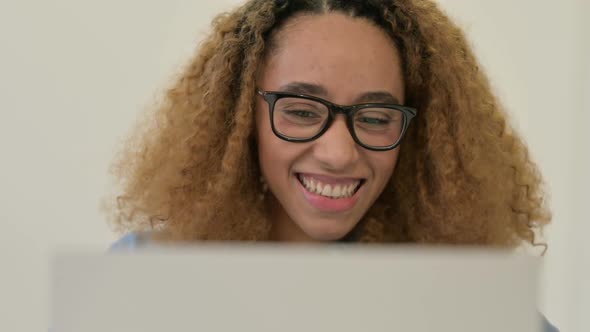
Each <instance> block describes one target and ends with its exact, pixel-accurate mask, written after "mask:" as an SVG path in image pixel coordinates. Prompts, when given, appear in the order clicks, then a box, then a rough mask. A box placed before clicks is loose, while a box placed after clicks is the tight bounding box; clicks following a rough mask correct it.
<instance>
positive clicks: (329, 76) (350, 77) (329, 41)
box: [256, 13, 404, 241]
mask: <svg viewBox="0 0 590 332" xmlns="http://www.w3.org/2000/svg"><path fill="white" fill-rule="evenodd" d="M275 38H276V40H275V42H276V43H275V45H276V49H274V50H273V51H272V52H271V53H270V54H269V55H268V56H267V58H266V61H265V62H264V66H263V68H262V69H261V71H260V73H259V77H258V87H259V88H260V89H261V90H264V91H285V92H294V93H300V94H308V95H314V96H317V97H320V98H323V99H326V100H328V101H331V102H333V103H336V104H340V105H352V104H360V103H367V102H375V103H379V102H382V103H400V104H401V103H403V102H404V100H403V98H404V82H403V78H402V70H401V61H400V57H399V54H398V51H397V49H396V47H395V46H394V44H393V42H392V41H391V39H390V38H389V37H388V35H387V34H386V33H385V32H384V31H382V30H381V29H380V28H378V27H376V26H374V25H372V24H371V23H370V22H369V21H366V20H364V19H358V18H351V17H348V16H345V15H342V14H335V13H333V14H325V15H313V16H312V15H310V16H300V17H297V18H294V19H292V20H291V21H290V22H288V23H287V24H286V25H285V26H284V27H283V28H282V30H281V31H279V32H278V33H277V34H276V36H275ZM257 98H258V99H257V110H256V127H257V140H258V152H259V162H260V167H261V171H262V174H263V176H264V179H265V181H266V183H267V184H268V187H269V190H270V193H272V195H273V196H274V197H273V200H272V203H271V204H274V206H273V209H272V211H273V213H272V218H273V220H272V222H273V233H274V236H275V237H276V238H277V239H279V240H316V241H326V240H337V239H340V238H342V237H344V236H345V235H346V234H348V233H349V232H350V231H351V230H352V229H353V228H354V226H355V225H356V224H357V223H358V222H359V221H360V220H361V218H362V217H363V215H364V214H365V213H366V212H367V210H368V209H369V208H370V207H371V205H372V204H373V203H374V202H375V200H376V199H377V197H378V196H379V195H380V194H381V192H382V191H383V189H384V187H385V186H386V184H387V183H388V181H389V179H390V177H391V174H392V173H393V170H394V167H395V164H396V161H397V157H398V152H399V149H394V150H390V151H370V150H367V149H365V148H363V147H361V146H359V145H357V144H356V143H355V142H354V140H353V138H352V136H351V134H350V132H349V130H348V127H347V125H346V118H345V116H344V115H342V114H339V115H337V116H336V118H335V120H334V122H333V123H332V125H331V127H330V128H329V129H328V131H326V132H325V133H324V134H323V135H322V136H321V137H319V138H318V139H316V140H314V141H311V142H307V143H292V142H287V141H285V140H282V139H280V138H278V137H277V136H276V135H275V134H274V133H273V132H272V129H271V125H270V115H269V107H268V104H267V103H266V102H265V100H264V99H263V98H262V97H257ZM311 182H314V187H316V188H317V185H318V184H319V185H320V186H322V187H323V188H325V187H326V186H327V185H330V187H331V190H332V191H333V193H332V194H330V196H331V197H328V196H327V195H322V194H317V193H315V192H313V191H314V190H313V189H311V188H310V183H311ZM336 187H338V189H336ZM336 190H337V191H338V192H340V193H344V192H346V193H347V194H350V192H349V190H353V192H354V193H353V194H352V196H350V197H334V196H335V195H334V191H336Z"/></svg>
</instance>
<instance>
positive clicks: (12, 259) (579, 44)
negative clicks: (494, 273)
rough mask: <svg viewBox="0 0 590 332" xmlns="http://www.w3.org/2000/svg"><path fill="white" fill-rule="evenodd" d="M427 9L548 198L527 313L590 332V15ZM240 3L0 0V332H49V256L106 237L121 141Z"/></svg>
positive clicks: (506, 8) (507, 5) (452, 3)
mask: <svg viewBox="0 0 590 332" xmlns="http://www.w3.org/2000/svg"><path fill="white" fill-rule="evenodd" d="M439 1H440V3H441V4H442V5H443V7H444V8H447V9H448V12H449V14H450V15H451V16H453V17H455V18H456V19H457V20H458V21H459V22H460V23H461V24H462V26H464V27H465V29H466V31H467V33H468V36H469V38H470V39H471V40H472V41H473V45H474V47H475V49H476V52H477V53H478V54H479V55H480V57H481V61H482V63H483V65H484V67H485V68H486V69H487V70H488V72H489V74H490V77H491V78H492V81H493V83H494V86H495V89H496V91H497V93H498V95H499V96H500V97H501V98H502V99H503V100H504V102H505V104H506V105H507V106H508V108H509V110H510V111H511V113H512V115H513V120H514V123H515V124H516V126H517V127H518V128H520V129H521V131H522V133H523V135H524V136H525V138H526V139H527V140H528V142H529V145H530V148H531V153H532V155H533V157H534V159H535V160H536V161H537V162H538V163H539V164H540V167H541V169H542V171H543V173H544V175H545V177H546V179H547V182H548V184H549V188H550V190H551V193H552V201H551V205H552V207H553V210H554V225H553V226H551V227H550V228H549V229H548V230H547V232H546V236H547V239H548V241H549V244H550V250H549V253H548V254H547V256H546V258H545V265H544V269H543V275H542V284H541V291H542V294H543V296H542V301H541V303H540V308H541V310H542V311H543V312H544V313H545V314H546V315H547V316H548V318H549V319H550V320H551V321H553V322H554V323H555V324H557V325H558V326H559V327H560V328H561V329H562V331H590V321H589V320H588V318H586V317H584V316H587V315H588V313H590V284H589V282H588V280H590V263H589V262H590V250H588V248H587V246H586V243H585V241H584V237H585V236H586V234H587V233H588V231H590V226H589V225H588V219H589V218H588V217H589V213H588V212H587V210H586V209H585V206H586V205H587V204H588V197H589V196H590V193H589V192H588V189H587V188H589V187H590V183H589V180H590V177H589V176H588V175H587V174H586V173H587V170H588V169H590V147H589V144H588V143H587V142H589V141H590V135H589V134H588V131H589V130H588V128H589V126H590V115H589V114H590V65H589V61H588V59H589V57H590V51H589V48H590V42H589V36H588V32H589V30H590V25H589V23H588V17H587V16H588V14H587V13H590V2H589V1H586V0H564V1H560V2H559V3H557V2H555V1H549V0H521V1H511V0H496V1H485V2H484V1H464V0H439ZM238 2H239V1H238V0H224V1H215V2H213V1H207V2H205V1H188V0H168V1H139V0H134V1H131V0H128V1H114V0H105V1H90V0H84V1H74V0H55V1H51V2H47V1H41V0H21V1H7V0H0V47H1V49H0V51H1V52H0V112H1V113H0V151H1V154H0V158H1V159H0V220H1V221H2V225H3V227H2V232H1V233H0V261H1V262H2V267H1V268H2V270H1V271H2V272H1V273H0V313H2V315H1V316H2V318H0V330H1V331H44V330H46V327H47V325H48V308H47V302H48V280H47V278H48V262H49V260H48V259H49V257H51V255H52V253H53V252H55V250H56V249H59V248H62V249H63V248H87V249H93V250H102V249H103V248H106V247H107V246H108V245H109V243H111V242H112V241H113V240H114V239H115V238H116V235H114V234H113V233H112V232H111V231H110V230H109V228H108V227H107V225H106V224H105V222H104V217H103V216H102V215H101V214H100V213H99V211H98V205H99V200H100V199H101V198H102V197H103V196H104V195H105V194H106V193H107V192H108V190H109V188H111V187H110V179H109V177H108V174H107V169H108V166H109V163H110V161H111V160H112V157H113V154H114V152H115V151H116V147H117V146H118V143H119V142H120V140H121V139H122V138H123V137H125V135H126V133H127V132H128V130H129V129H130V127H131V126H132V124H133V121H134V119H135V117H136V115H137V114H138V112H140V111H141V110H142V109H144V108H145V107H147V106H149V105H150V104H151V103H152V102H153V100H154V99H155V98H156V97H157V96H158V93H159V92H160V91H161V89H162V88H163V87H165V86H166V85H167V84H168V83H169V82H170V80H171V78H172V76H173V74H174V73H176V72H178V71H179V70H180V68H181V66H182V65H183V63H184V62H185V61H186V60H187V58H188V56H190V54H192V52H193V50H194V49H195V47H196V45H197V42H198V40H199V39H200V38H201V37H202V36H203V34H204V32H206V31H207V27H208V24H209V21H210V19H211V17H212V16H213V15H214V13H217V12H219V11H220V10H221V9H223V8H229V7H231V6H232V5H233V4H235V3H238ZM584 16H586V17H584Z"/></svg>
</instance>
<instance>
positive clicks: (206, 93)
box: [111, 0, 550, 247]
mask: <svg viewBox="0 0 590 332" xmlns="http://www.w3.org/2000/svg"><path fill="white" fill-rule="evenodd" d="M326 12H339V13H343V14H346V15H350V16H351V17H359V18H363V19H367V20H370V21H371V22H373V23H374V24H375V25H377V26H379V27H380V28H382V29H383V30H384V31H386V32H387V33H388V35H389V36H391V38H392V40H393V42H394V43H395V45H396V46H397V47H398V49H399V51H400V54H401V57H402V63H403V72H404V79H405V84H406V87H407V88H406V94H407V95H406V98H405V99H406V104H408V105H410V106H412V107H414V108H416V109H418V112H419V113H418V117H417V118H416V119H415V120H414V121H413V123H412V124H411V126H410V129H409V131H408V132H407V136H406V137H405V139H404V142H403V144H402V145H403V148H402V149H401V151H400V156H399V160H398V165H397V166H396V170H395V172H394V175H393V177H392V178H391V180H390V183H389V184H388V185H387V187H386V188H385V190H384V191H383V193H382V194H381V195H380V197H379V198H378V200H377V201H376V203H375V204H374V205H373V206H372V207H371V208H370V209H369V211H368V212H367V213H366V215H365V216H364V217H363V220H362V221H361V222H359V224H358V225H357V227H356V228H355V229H354V230H353V232H352V233H351V235H349V236H348V237H349V238H351V239H353V240H355V241H360V242H412V243H437V244H475V245H494V246H505V247H514V246H518V245H520V244H522V243H524V242H528V243H531V244H536V242H535V232H534V231H535V229H536V228H539V229H540V228H542V226H543V225H545V224H547V223H548V222H549V221H550V213H549V211H548V209H547V207H546V202H545V200H544V196H545V194H544V193H543V190H542V181H541V178H540V175H539V172H538V170H537V168H536V166H535V165H534V164H533V162H531V160H530V158H529V156H528V153H527V149H526V146H525V144H524V143H523V140H522V139H521V138H520V137H519V136H518V135H517V134H516V133H515V132H514V131H513V130H512V128H511V127H510V125H509V123H508V121H507V115H506V113H505V112H504V110H503V109H502V107H501V105H500V104H499V102H498V100H497V98H496V97H495V96H494V95H493V92H492V90H491V88H490V84H489V82H488V79H487V77H486V76H485V74H484V73H483V72H482V70H481V68H480V66H479V65H478V62H477V60H476V58H475V57H474V55H473V52H472V51H471V49H470V47H469V46H468V43H467V42H466V38H465V36H464V34H463V32H462V31H461V30H460V29H459V28H458V27H457V26H456V25H455V24H454V23H452V22H451V21H450V20H449V18H448V17H447V16H446V15H445V14H444V13H443V12H442V11H441V10H440V9H439V8H438V7H437V5H436V4H435V3H433V2H431V1H426V0H390V1H369V0H367V1H360V0H359V1H339V0H292V1H288V0H284V1H280V0H277V1H273V0H251V1H248V2H247V3H246V4H244V5H243V6H241V7H239V8H237V9H235V10H234V11H232V12H229V13H225V14H222V15H220V16H218V17H217V18H216V19H215V20H214V22H213V33H212V34H211V35H210V36H209V37H208V38H207V39H206V40H205V41H204V42H203V44H202V45H201V47H200V49H199V51H198V52H197V54H196V56H195V57H194V58H193V59H192V61H191V62H190V64H189V65H188V67H186V69H185V70H184V72H183V73H182V74H181V76H180V77H179V78H178V80H177V81H176V82H175V84H174V85H173V86H172V87H171V88H170V89H169V90H168V91H167V94H166V98H165V100H164V102H163V103H162V104H161V105H160V106H159V107H157V108H156V109H155V111H154V112H152V113H149V114H148V115H147V117H146V120H147V121H144V122H141V124H140V125H139V126H138V127H137V129H136V131H135V134H134V135H133V136H132V137H131V139H129V141H128V142H127V144H126V145H125V148H124V149H123V151H122V153H121V155H120V158H118V160H117V161H116V162H115V164H114V167H113V171H114V175H115V176H116V177H117V178H118V179H119V180H121V185H122V189H123V194H122V195H121V196H119V197H118V199H117V203H118V204H117V205H116V207H114V208H113V209H111V217H112V222H114V224H115V225H117V226H118V227H119V228H122V229H124V230H133V231H138V230H145V229H158V230H159V232H158V234H162V236H161V237H162V238H166V239H171V240H186V241H190V240H246V241H262V240H267V239H269V232H270V225H271V220H269V218H268V216H267V213H266V207H265V204H264V201H263V200H261V199H260V196H261V193H262V191H263V188H262V185H261V183H260V181H259V178H260V169H259V165H258V158H257V155H256V154H257V152H256V144H255V139H254V137H255V127H254V112H255V103H254V100H255V88H256V82H255V78H256V73H257V71H258V70H259V68H260V67H261V66H262V65H263V62H264V59H265V57H266V56H267V55H268V54H271V53H272V52H273V50H274V48H275V47H276V45H275V43H274V40H273V36H274V34H275V33H276V32H277V31H279V30H280V29H281V27H282V25H283V24H284V23H285V22H286V21H287V20H289V19H290V18H292V17H294V16H296V15H318V14H322V13H326Z"/></svg>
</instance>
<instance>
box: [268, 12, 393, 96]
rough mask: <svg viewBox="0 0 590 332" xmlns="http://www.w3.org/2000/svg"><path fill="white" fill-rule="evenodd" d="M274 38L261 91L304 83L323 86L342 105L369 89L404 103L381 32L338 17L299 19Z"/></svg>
mask: <svg viewBox="0 0 590 332" xmlns="http://www.w3.org/2000/svg"><path fill="white" fill-rule="evenodd" d="M273 38H274V40H273V44H274V45H275V48H274V49H273V50H272V52H270V53H269V54H268V56H267V58H266V59H265V62H264V64H263V67H262V70H261V74H260V77H259V85H260V86H261V87H262V88H264V89H268V90H271V89H277V88H279V87H281V86H284V85H286V84H289V83H291V82H307V83H313V84H318V85H322V86H323V87H325V88H326V90H327V91H328V93H329V95H330V97H332V98H341V99H342V100H340V101H341V102H343V103H346V101H345V100H344V99H346V98H347V97H353V96H354V95H355V94H358V93H363V92H367V91H373V90H380V91H383V90H384V91H389V92H391V93H392V94H394V95H396V96H397V97H398V99H402V98H403V93H404V91H403V89H404V84H403V75H402V69H401V60H400V56H399V53H398V50H397V48H396V47H395V45H394V43H393V41H392V40H391V38H390V37H389V36H388V35H387V33H386V32H385V31H383V30H382V29H381V28H379V27H377V26H375V25H374V24H372V23H371V22H369V21H368V20H366V19H362V18H352V17H348V16H346V15H343V14H338V13H330V14H322V15H306V16H299V17H296V18H293V19H291V20H290V21H288V22H287V23H286V24H285V25H284V26H283V27H282V28H281V30H280V31H279V32H278V33H276V34H275V35H274V37H273ZM334 101H338V100H334Z"/></svg>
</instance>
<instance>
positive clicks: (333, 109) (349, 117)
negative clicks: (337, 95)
mask: <svg viewBox="0 0 590 332" xmlns="http://www.w3.org/2000/svg"><path fill="white" fill-rule="evenodd" d="M256 92H257V93H258V94H259V95H260V96H262V98H264V100H265V101H266V102H267V103H268V107H269V108H268V110H269V115H270V126H271V128H272V131H273V133H274V134H275V135H276V136H277V137H279V138H280V139H283V140H285V141H288V142H293V143H305V142H311V141H313V140H315V139H318V138H319V137H320V136H322V135H323V134H324V133H325V132H326V131H328V129H329V128H330V126H331V125H332V123H333V122H334V119H335V117H336V115H337V114H339V113H340V114H344V116H346V126H347V127H348V131H349V132H350V135H351V136H352V139H353V140H354V141H355V142H356V143H357V144H358V145H360V146H362V147H363V148H365V149H368V150H371V151H388V150H393V149H395V148H396V147H398V146H399V145H400V144H401V142H402V140H403V138H404V136H405V134H406V131H407V130H408V127H409V126H410V121H411V120H412V119H413V118H414V117H415V116H416V115H417V114H418V111H417V110H416V109H415V108H412V107H408V106H404V105H398V104H387V103H365V104H356V105H350V106H344V105H338V104H334V103H332V102H329V101H327V100H325V99H322V98H318V97H315V96H310V95H306V94H295V93H289V92H281V91H262V90H256ZM283 98H302V99H309V100H312V101H315V102H318V103H321V104H323V105H324V106H326V108H328V111H329V112H328V119H327V120H326V123H325V124H324V126H323V127H322V129H321V130H320V131H319V132H318V133H317V134H316V135H314V136H312V137H310V138H294V137H289V136H286V135H283V134H281V133H280V132H279V131H278V130H277V129H276V128H275V124H274V121H273V119H274V108H275V105H276V103H277V101H278V100H280V99H283ZM366 108H389V109H394V110H397V111H400V112H402V113H403V115H404V116H403V119H404V123H403V125H402V132H401V133H400V136H399V138H398V140H397V142H395V143H394V144H392V145H388V146H371V145H366V144H364V143H363V142H361V141H360V140H359V138H358V137H357V136H356V132H355V130H354V115H355V113H356V112H358V111H360V110H362V109H366Z"/></svg>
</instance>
